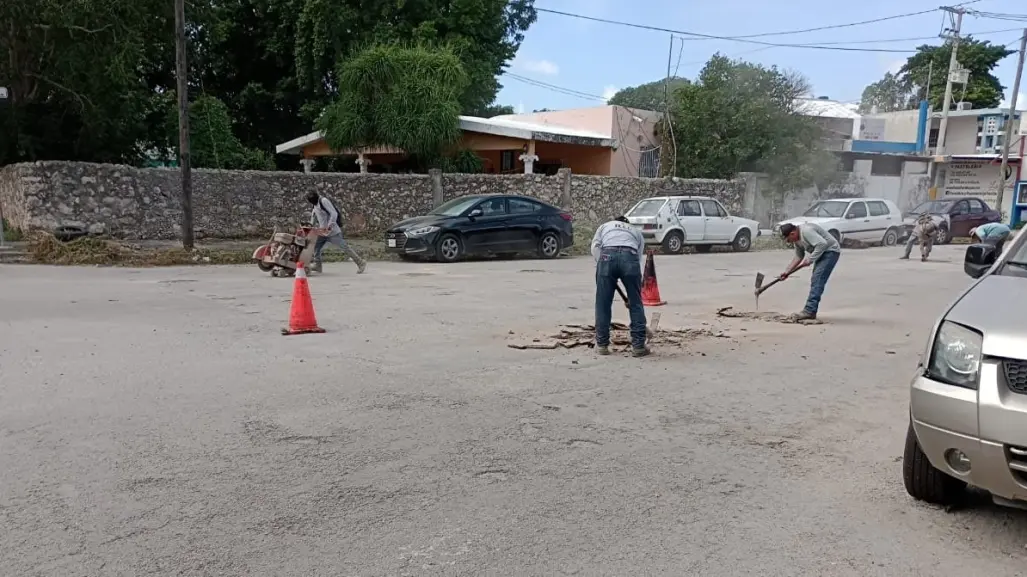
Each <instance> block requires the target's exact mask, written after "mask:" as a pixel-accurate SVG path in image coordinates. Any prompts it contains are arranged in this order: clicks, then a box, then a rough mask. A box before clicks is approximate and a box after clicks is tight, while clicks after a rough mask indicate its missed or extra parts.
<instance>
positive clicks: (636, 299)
mask: <svg viewBox="0 0 1027 577" xmlns="http://www.w3.org/2000/svg"><path fill="white" fill-rule="evenodd" d="M592 258H593V259H595V261H596V352H598V353H599V354H600V355H608V354H610V322H611V321H612V318H613V295H614V292H616V290H617V281H618V280H620V281H621V282H622V283H623V284H624V291H625V292H626V293H627V297H628V312H629V314H630V317H631V325H630V328H631V355H632V356H635V357H644V356H646V355H648V354H649V348H648V347H647V346H646V344H645V341H646V331H645V308H644V307H643V306H642V261H643V260H644V259H645V239H644V238H642V233H641V232H639V231H638V229H637V228H635V227H634V226H631V224H629V223H628V219H627V218H625V217H623V216H619V217H617V218H615V219H614V220H611V221H610V222H607V223H605V224H603V225H601V226H600V227H599V228H598V229H596V234H595V236H594V237H592Z"/></svg>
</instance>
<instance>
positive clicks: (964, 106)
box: [956, 102, 974, 110]
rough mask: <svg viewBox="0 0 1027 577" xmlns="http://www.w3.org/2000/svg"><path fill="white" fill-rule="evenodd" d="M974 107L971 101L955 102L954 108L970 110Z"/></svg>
mask: <svg viewBox="0 0 1027 577" xmlns="http://www.w3.org/2000/svg"><path fill="white" fill-rule="evenodd" d="M973 107H974V104H973V102H958V103H956V110H970V109H971V108H973Z"/></svg>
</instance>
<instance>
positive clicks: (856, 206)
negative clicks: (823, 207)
mask: <svg viewBox="0 0 1027 577" xmlns="http://www.w3.org/2000/svg"><path fill="white" fill-rule="evenodd" d="M866 217H867V205H866V203H863V202H854V203H852V204H850V205H849V212H847V213H846V214H845V218H866Z"/></svg>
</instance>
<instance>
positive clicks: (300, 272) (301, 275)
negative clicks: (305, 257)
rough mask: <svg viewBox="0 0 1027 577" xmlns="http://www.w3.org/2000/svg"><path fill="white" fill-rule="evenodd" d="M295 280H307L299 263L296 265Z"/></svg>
mask: <svg viewBox="0 0 1027 577" xmlns="http://www.w3.org/2000/svg"><path fill="white" fill-rule="evenodd" d="M296 278H307V270H306V269H305V268H303V263H301V262H298V263H296Z"/></svg>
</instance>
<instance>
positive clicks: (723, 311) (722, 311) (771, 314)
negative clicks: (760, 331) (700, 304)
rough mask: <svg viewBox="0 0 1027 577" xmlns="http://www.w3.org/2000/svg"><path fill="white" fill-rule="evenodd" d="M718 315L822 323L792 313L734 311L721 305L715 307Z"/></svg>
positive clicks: (732, 317) (790, 322)
mask: <svg viewBox="0 0 1027 577" xmlns="http://www.w3.org/2000/svg"><path fill="white" fill-rule="evenodd" d="M717 316H718V317H727V318H731V319H751V320H756V321H770V322H775V323H784V324H789V325H822V324H824V321H821V320H820V319H802V320H796V319H795V318H794V317H792V315H784V314H781V313H775V312H757V311H736V310H734V307H723V308H720V309H717Z"/></svg>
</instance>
